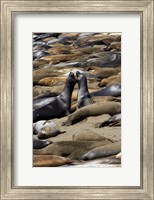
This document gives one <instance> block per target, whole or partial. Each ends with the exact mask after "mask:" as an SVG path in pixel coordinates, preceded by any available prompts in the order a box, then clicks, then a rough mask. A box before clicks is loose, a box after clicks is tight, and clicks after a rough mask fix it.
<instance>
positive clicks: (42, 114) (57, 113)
mask: <svg viewBox="0 0 154 200" xmlns="http://www.w3.org/2000/svg"><path fill="white" fill-rule="evenodd" d="M76 82H77V80H76V78H75V77H74V74H73V73H72V72H70V74H69V76H68V78H67V80H66V83H65V87H64V90H63V91H62V93H61V94H60V95H58V96H57V97H48V98H40V99H36V100H34V102H33V104H34V106H35V108H36V109H35V110H34V111H33V122H37V121H39V120H49V119H53V118H59V117H63V116H65V115H68V114H69V112H70V106H71V95H72V92H73V89H74V86H75V84H76Z"/></svg>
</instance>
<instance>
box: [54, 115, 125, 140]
mask: <svg viewBox="0 0 154 200" xmlns="http://www.w3.org/2000/svg"><path fill="white" fill-rule="evenodd" d="M109 117H110V115H100V116H95V117H88V118H87V119H86V120H83V121H81V122H79V123H77V124H74V125H71V126H62V125H61V124H62V122H64V121H66V120H67V118H68V117H67V116H66V117H63V118H61V119H54V120H52V121H54V122H56V123H57V125H58V126H59V128H60V130H61V131H66V133H63V134H61V135H58V136H56V137H52V138H51V140H52V141H53V142H57V141H67V140H72V136H73V135H74V134H78V133H82V131H83V130H85V129H89V130H91V131H93V132H95V133H97V134H99V135H102V136H104V137H106V138H108V139H111V140H114V141H120V140H121V127H120V126H117V127H103V128H95V124H96V123H98V122H103V121H105V120H107V119H108V118H109Z"/></svg>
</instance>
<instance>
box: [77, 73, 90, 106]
mask: <svg viewBox="0 0 154 200" xmlns="http://www.w3.org/2000/svg"><path fill="white" fill-rule="evenodd" d="M76 76H77V80H78V86H79V90H78V94H77V109H79V108H81V107H84V106H87V105H89V104H91V102H92V100H91V95H90V93H89V91H88V86H87V78H86V77H85V76H84V74H83V73H80V72H79V71H77V72H76Z"/></svg>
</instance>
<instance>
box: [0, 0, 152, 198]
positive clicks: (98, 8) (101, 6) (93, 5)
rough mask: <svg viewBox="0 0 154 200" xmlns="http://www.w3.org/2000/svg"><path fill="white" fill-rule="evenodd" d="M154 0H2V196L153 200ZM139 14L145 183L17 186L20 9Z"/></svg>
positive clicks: (142, 152) (35, 11)
mask: <svg viewBox="0 0 154 200" xmlns="http://www.w3.org/2000/svg"><path fill="white" fill-rule="evenodd" d="M153 3H154V2H153V0H143V1H140V0H139V1H134V0H132V1H125V0H122V1H119V0H116V1H112V0H111V1H103V0H99V1H86V0H84V1H80V0H79V1H70V0H67V1H28V0H27V1H7V0H3V1H2V0H1V75H0V76H1V108H0V109H1V141H0V142H1V143H0V144H1V150H0V151H1V163H0V167H1V173H0V175H1V199H2V200H4V199H5V200H6V199H97V200H98V199H145V200H146V199H147V200H152V199H153V198H154V196H153V195H154V191H153V179H154V177H153V169H154V165H153V164H154V162H153V132H154V129H153V124H154V120H153V99H154V96H153V90H154V87H153V86H154V85H153V79H154V77H153V75H154V73H153V53H154V52H153V46H154V43H153V39H154V37H153V36H154V35H153V28H154V26H153V13H154V12H153ZM51 12H53V13H72V12H73V13H74V12H75V13H107V14H110V13H112V14H114V13H127V14H131V13H138V14H140V18H141V77H140V79H141V132H142V133H141V158H140V159H141V185H140V186H139V187H137V186H135V187H133V186H129V187H128V186H127V187H126V186H125V187H124V186H123V187H117V186H116V187H113V186H112V187H111V186H110V187H104V186H92V187H91V186H90V187H86V186H84V187H80V186H78V187H73V186H72V187H70V186H69V187H64V186H60V187H57V186H53V187H43V186H42V187H29V186H25V187H16V186H14V185H13V163H14V160H13V154H14V153H13V144H14V133H13V130H14V129H13V127H14V119H13V112H14V107H13V105H14V82H13V75H14V74H13V62H14V61H13V40H14V37H15V36H14V35H13V18H14V16H15V14H16V13H37V14H39V13H51Z"/></svg>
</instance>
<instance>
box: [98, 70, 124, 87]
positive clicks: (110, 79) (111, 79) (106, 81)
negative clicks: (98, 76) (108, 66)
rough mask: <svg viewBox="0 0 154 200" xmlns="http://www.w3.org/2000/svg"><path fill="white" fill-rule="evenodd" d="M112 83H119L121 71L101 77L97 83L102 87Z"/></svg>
mask: <svg viewBox="0 0 154 200" xmlns="http://www.w3.org/2000/svg"><path fill="white" fill-rule="evenodd" d="M113 83H121V73H118V74H117V75H113V76H110V77H108V78H104V79H102V80H101V82H100V83H99V84H98V86H99V87H104V86H108V85H111V84H113Z"/></svg>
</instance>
